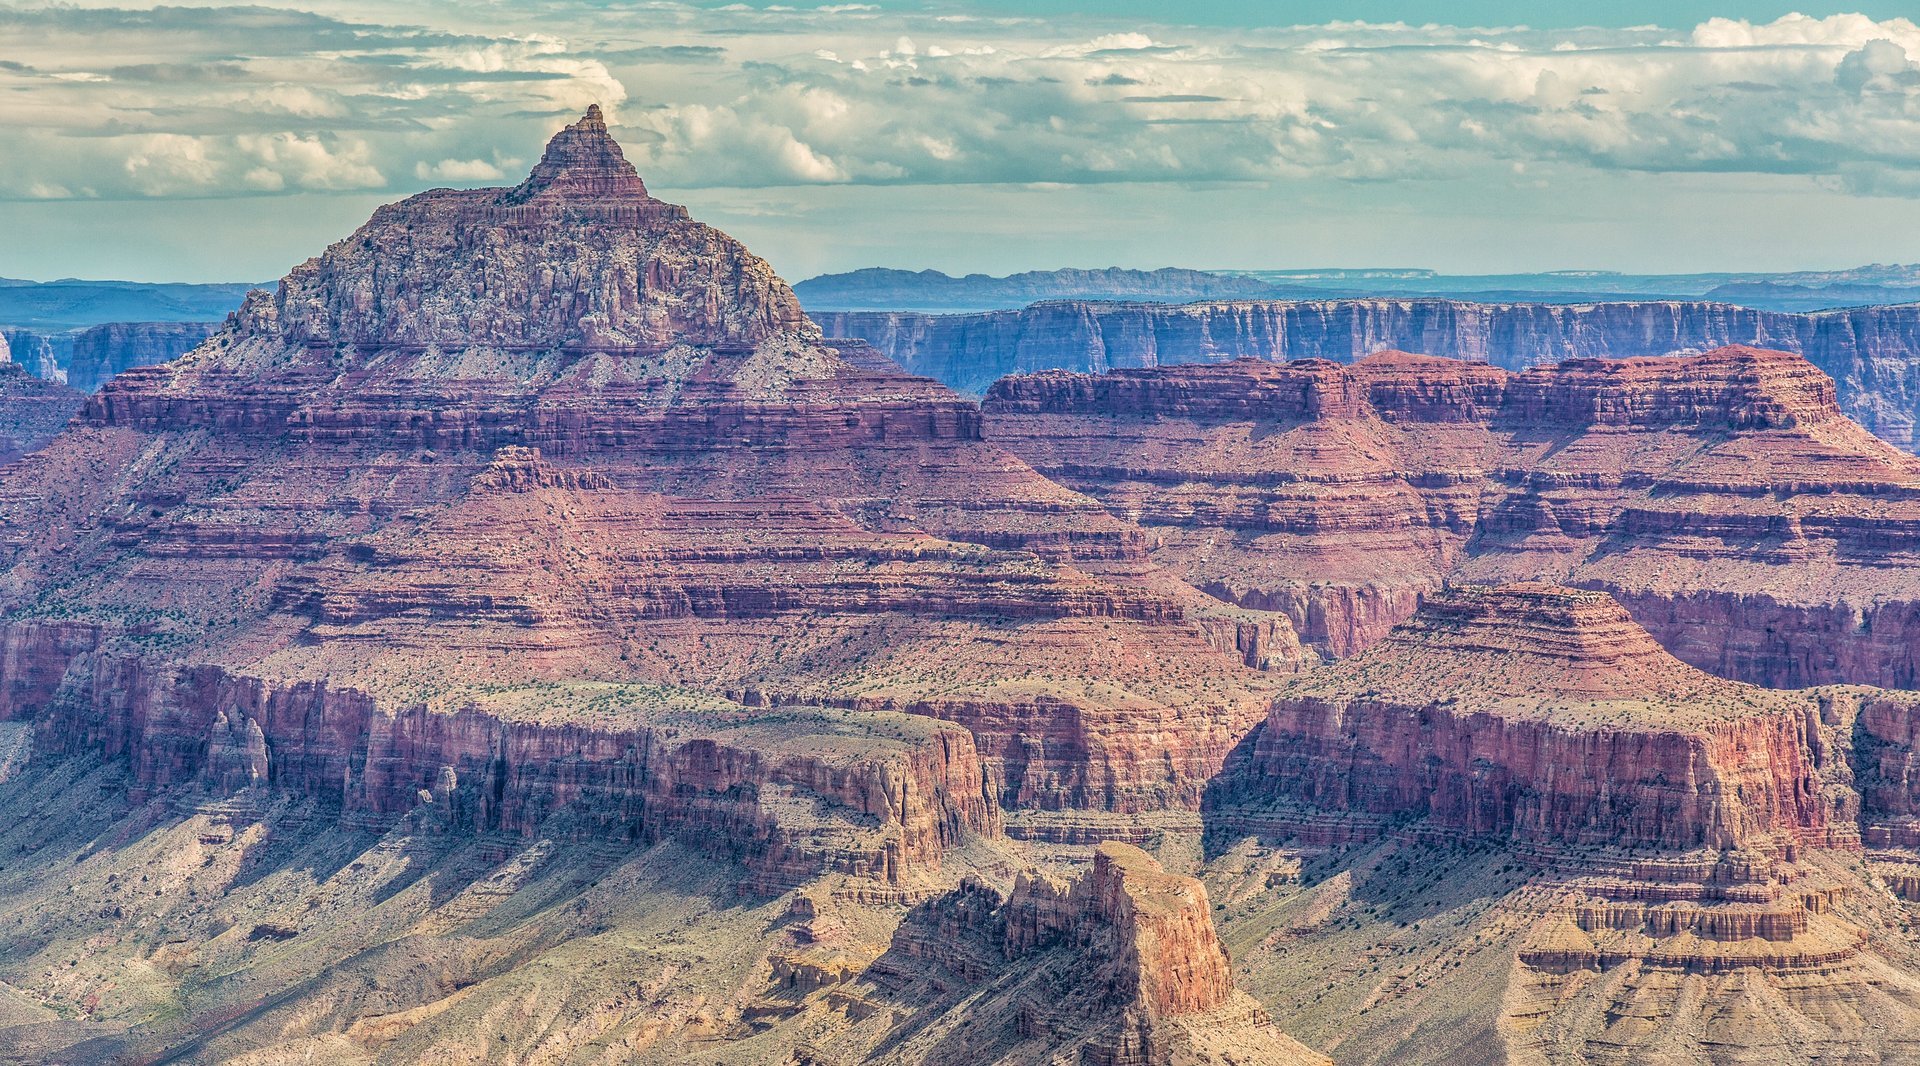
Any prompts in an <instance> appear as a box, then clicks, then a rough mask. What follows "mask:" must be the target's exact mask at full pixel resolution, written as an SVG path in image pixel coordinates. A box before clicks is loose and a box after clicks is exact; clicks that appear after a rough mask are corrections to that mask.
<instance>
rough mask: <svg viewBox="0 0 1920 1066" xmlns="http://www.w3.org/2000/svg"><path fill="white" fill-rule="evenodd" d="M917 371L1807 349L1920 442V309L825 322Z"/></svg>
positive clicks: (1266, 313)
mask: <svg viewBox="0 0 1920 1066" xmlns="http://www.w3.org/2000/svg"><path fill="white" fill-rule="evenodd" d="M819 321H820V323H821V324H822V325H823V326H824V327H826V328H827V329H828V330H829V331H831V332H832V333H834V334H835V335H836V336H845V337H864V338H866V339H867V340H869V341H871V342H872V343H873V344H874V345H875V346H876V347H877V348H879V349H880V350H881V351H882V352H884V353H886V354H887V355H888V356H890V357H892V358H893V359H895V360H896V361H898V362H899V363H900V365H902V366H904V367H906V368H907V369H909V370H911V371H912V372H914V373H916V374H925V375H927V376H928V377H933V378H938V379H939V380H941V381H944V382H946V383H947V384H949V385H952V386H954V387H955V388H958V389H961V390H963V391H967V392H973V393H980V392H984V391H986V390H987V388H988V387H989V386H991V385H992V384H993V382H994V381H995V380H996V379H998V378H1000V377H1003V376H1005V375H1009V374H1026V373H1033V372H1035V371H1042V370H1047V369H1053V368H1057V369H1062V370H1069V371H1075V372H1081V373H1100V372H1103V371H1107V370H1115V369H1121V368H1130V367H1155V366H1172V365H1174V364H1181V363H1212V362H1220V361H1225V360H1231V359H1240V358H1258V359H1274V360H1286V359H1305V358H1323V359H1333V360H1337V361H1339V362H1343V363H1350V362H1354V361H1356V360H1359V359H1361V358H1363V357H1365V356H1366V355H1368V354H1369V353H1372V352H1377V351H1379V350H1381V349H1382V348H1404V349H1408V350H1411V351H1419V352H1428V353H1431V354H1434V355H1440V356H1447V357H1450V358H1455V359H1462V360H1482V361H1486V362H1490V363H1493V364H1495V365H1497V366H1501V367H1505V368H1507V369H1509V370H1521V369H1525V368H1527V367H1531V366H1535V365H1537V364H1542V363H1553V362H1559V361H1562V360H1568V359H1594V358H1599V359H1625V358H1633V357H1638V356H1664V355H1669V354H1673V353H1687V352H1703V351H1708V350H1711V349H1714V348H1720V347H1724V346H1726V345H1753V346H1755V347H1760V348H1769V349H1779V350H1783V351H1790V352H1796V353H1799V354H1802V355H1804V356H1805V357H1806V358H1807V359H1808V361H1810V362H1812V363H1813V364H1814V365H1815V366H1817V367H1819V368H1820V369H1821V370H1822V371H1824V372H1825V373H1827V374H1828V375H1829V376H1831V377H1832V378H1833V379H1834V380H1835V381H1837V382H1839V384H1840V400H1841V404H1842V406H1843V408H1844V410H1845V411H1846V413H1847V415H1848V416H1849V417H1851V418H1853V419H1855V420H1857V421H1858V422H1860V423H1861V424H1862V425H1864V426H1866V427H1867V428H1868V429H1871V430H1872V431H1873V432H1875V433H1877V434H1879V435H1880V436H1881V437H1882V438H1884V439H1886V440H1888V441H1891V442H1892V443H1894V444H1897V445H1899V446H1900V447H1903V448H1906V449H1908V450H1916V449H1920V434H1916V431H1915V430H1916V425H1920V421H1916V420H1917V419H1920V357H1916V354H1915V353H1920V305H1904V306H1897V307H1857V308H1848V309H1845V310H1836V311H1822V312H1817V313H1813V314H1786V313H1781V312H1774V311H1760V310H1754V309H1751V308H1743V307H1734V306H1731V305H1728V304H1715V303H1704V302H1696V301H1650V302H1643V303H1605V304H1587V305H1561V304H1477V303H1459V302H1455V301H1451V300H1434V299H1418V300H1393V299H1362V300H1303V301H1286V300H1245V301H1232V302H1206V303H1195V304H1186V305H1168V304H1137V303H1086V302H1079V301H1051V302H1047V303H1040V304H1035V305H1033V306H1032V307H1028V308H1026V309H1024V310H1018V311H990V312H983V313H980V314H964V315H927V314H914V313H897V312H857V311H856V312H841V313H829V314H823V315H821V316H819Z"/></svg>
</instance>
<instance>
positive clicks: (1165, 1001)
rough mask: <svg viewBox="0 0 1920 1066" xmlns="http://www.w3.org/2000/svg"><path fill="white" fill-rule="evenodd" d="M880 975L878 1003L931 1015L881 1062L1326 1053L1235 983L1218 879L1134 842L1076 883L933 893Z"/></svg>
mask: <svg viewBox="0 0 1920 1066" xmlns="http://www.w3.org/2000/svg"><path fill="white" fill-rule="evenodd" d="M866 980H867V982H868V983H870V984H871V985H872V986H873V988H874V991H872V992H870V993H869V997H870V998H871V1000H872V1001H874V1002H897V1001H906V1002H911V1003H914V1004H915V1005H916V1006H919V1007H921V1008H922V1011H923V1013H924V1014H927V1015H932V1017H931V1018H928V1019H925V1020H922V1021H919V1022H918V1023H917V1024H916V1025H914V1026H913V1027H912V1029H913V1030H917V1032H915V1034H914V1036H913V1037H912V1039H910V1040H909V1041H908V1042H907V1043H906V1046H904V1047H900V1048H898V1049H896V1050H894V1051H892V1052H890V1053H889V1054H886V1055H883V1056H881V1057H879V1059H878V1061H884V1062H895V1061H898V1062H910V1061H924V1058H923V1056H926V1055H927V1054H928V1053H929V1052H930V1050H931V1049H933V1048H935V1047H946V1048H950V1047H954V1046H956V1045H958V1046H965V1047H967V1048H968V1049H969V1054H970V1056H971V1057H972V1058H974V1060H975V1061H982V1062H1009V1063H1011V1062H1040V1061H1078V1062H1086V1063H1097V1064H1108V1066H1120V1064H1134V1063H1138V1064H1154V1066H1159V1064H1172V1063H1176V1062H1177V1063H1192V1064H1195V1066H1198V1064H1202V1063H1220V1064H1225V1063H1244V1064H1248V1066H1255V1064H1260V1066H1266V1064H1272V1066H1279V1064H1283V1063H1287V1064H1291V1063H1299V1064H1302V1066H1306V1064H1310V1063H1325V1062H1326V1061H1327V1060H1326V1059H1325V1058H1324V1057H1322V1056H1320V1055H1317V1054H1315V1053H1313V1052H1311V1051H1309V1050H1308V1049H1306V1048H1305V1047H1302V1046H1301V1045H1300V1044H1298V1043H1297V1042H1295V1041H1293V1040H1291V1039H1289V1038H1288V1037H1286V1036H1285V1035H1283V1034H1281V1033H1280V1032H1279V1031H1278V1030H1276V1029H1274V1028H1273V1026H1272V1023H1271V1022H1270V1021H1269V1020H1268V1019H1267V1017H1266V1014H1265V1012H1264V1011H1262V1010H1261V1009H1260V1008H1259V1007H1258V1006H1257V1005H1255V1004H1254V1003H1253V1001H1252V1000H1251V999H1250V998H1249V997H1248V996H1247V995H1246V994H1245V993H1243V992H1240V991H1239V990H1237V989H1236V988H1235V987H1234V985H1233V977H1232V974H1231V972H1230V970H1229V966H1228V960H1227V955H1226V951H1225V949H1224V948H1222V947H1221V945H1220V941H1219V938H1218V937H1217V936H1216V935H1215V933H1214V928H1213V918H1212V914H1211V907H1210V904H1209V902H1208V898H1207V890H1206V888H1205V886H1203V885H1202V884H1201V883H1200V882H1199V881H1197V880H1195V879H1193V878H1191V877H1183V876H1179V875H1176V874H1170V873H1167V872H1166V871H1165V870H1163V869H1162V868H1161V867H1160V864H1159V863H1157V862H1155V861H1154V860H1153V858H1152V857H1150V856H1148V855H1147V854H1146V853H1145V852H1142V851H1141V850H1140V849H1138V848H1135V847H1133V846H1132V845H1129V844H1121V843H1112V842H1110V843H1107V844H1103V845H1101V846H1100V847H1099V848H1098V849H1097V850H1096V851H1095V853H1094V855H1093V864H1092V868H1091V869H1090V870H1089V871H1088V872H1086V873H1085V874H1084V875H1082V876H1081V877H1080V878H1079V879H1077V880H1074V881H1071V882H1068V881H1065V880H1062V879H1059V878H1057V877H1055V876H1053V875H1051V874H1047V873H1043V872H1039V871H1028V872H1026V873H1023V874H1021V875H1020V876H1019V877H1018V878H1017V880H1016V882H1015V884H1014V886H1013V889H1012V891H1011V892H1010V893H1008V894H1006V895H1002V894H1001V893H1000V892H998V891H996V890H995V889H993V888H991V887H989V886H987V885H985V884H982V883H980V882H977V881H969V882H967V883H965V884H963V885H962V886H961V887H960V888H959V889H957V890H955V891H954V892H952V893H949V894H947V895H945V896H942V897H939V898H936V899H934V900H931V901H929V902H928V903H926V904H924V905H922V906H921V907H919V908H917V909H916V910H915V912H914V913H913V914H911V915H909V916H908V918H907V920H906V922H905V923H903V924H902V926H901V928H900V930H899V931H898V932H897V933H896V934H895V936H894V939H893V944H892V946H891V948H890V949H889V951H888V952H887V953H886V954H884V955H882V956H881V957H880V958H879V959H877V960H876V961H875V963H874V964H873V966H872V967H871V968H870V969H869V970H868V973H867V975H866ZM936 1038H937V1039H938V1043H937V1044H936V1043H935V1039H936ZM1050 1056H1051V1057H1050Z"/></svg>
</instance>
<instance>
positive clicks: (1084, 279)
mask: <svg viewBox="0 0 1920 1066" xmlns="http://www.w3.org/2000/svg"><path fill="white" fill-rule="evenodd" d="M793 291H794V294H795V295H797V296H799V297H800V302H801V303H802V304H804V305H806V306H807V307H808V308H809V309H812V310H821V311H856V310H888V311H897V310H922V311H978V310H987V309H990V308H1001V307H1020V306H1024V305H1026V304H1029V303H1033V302H1034V301H1037V300H1136V301H1138V300H1144V301H1149V302H1154V303H1182V302H1186V301H1189V300H1246V299H1262V298H1272V297H1276V296H1285V295H1289V294H1292V290H1289V289H1285V288H1282V287H1280V286H1278V285H1274V284H1271V283H1269V282H1266V281H1262V280H1260V279H1258V278H1250V277H1242V276H1236V275H1232V274H1212V273H1208V272H1207V271H1204V270H1182V269H1179V268H1174V267H1166V268H1162V269H1160V270H1125V269H1121V268H1119V267H1107V268H1103V269H1097V270H1078V269H1061V270H1029V271H1026V272H1024V273H1020V274H1009V275H1007V276H1006V277H1000V278H996V277H991V276H989V275H986V274H968V275H966V276H965V277H958V278H957V277H954V276H952V275H950V274H944V273H941V272H940V271H938V270H918V271H916V270H893V269H888V268H885V267H869V268H866V269H864V270H855V271H852V272H850V273H845V274H822V275H821V276H819V277H817V278H809V279H807V280H806V281H803V282H800V283H799V284H797V285H795V286H794V287H793Z"/></svg>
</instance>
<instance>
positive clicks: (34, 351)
mask: <svg viewBox="0 0 1920 1066" xmlns="http://www.w3.org/2000/svg"><path fill="white" fill-rule="evenodd" d="M72 352H73V335H72V334H60V333H55V334H47V333H37V332H35V331H33V330H28V329H16V328H13V327H4V328H0V355H4V356H5V357H6V358H5V361H6V362H12V363H17V364H19V365H20V366H21V367H22V368H24V369H25V370H26V372H27V373H29V374H32V375H33V376H34V377H37V378H40V379H42V380H45V381H62V382H64V381H65V380H66V376H67V369H66V357H67V356H69V355H71V354H72Z"/></svg>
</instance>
